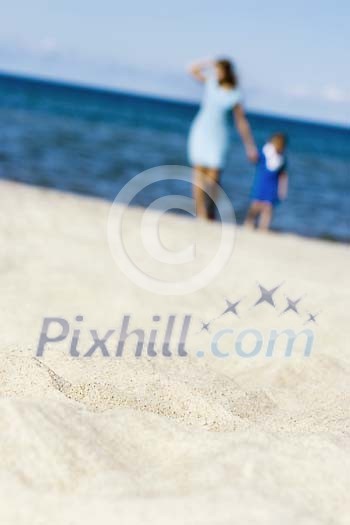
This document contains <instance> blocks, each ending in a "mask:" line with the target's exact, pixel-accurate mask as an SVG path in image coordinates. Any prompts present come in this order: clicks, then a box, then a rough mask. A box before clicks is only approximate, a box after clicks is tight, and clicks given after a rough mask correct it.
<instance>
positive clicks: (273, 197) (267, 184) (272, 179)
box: [245, 133, 288, 230]
mask: <svg viewBox="0 0 350 525" xmlns="http://www.w3.org/2000/svg"><path fill="white" fill-rule="evenodd" d="M286 145H287V138H286V136H285V135H283V134H282V133H276V134H275V135H273V136H272V137H271V139H270V141H269V142H267V143H266V144H265V146H264V147H263V148H262V150H261V152H260V155H259V158H258V161H257V167H256V175H255V181H254V185H253V191H252V203H251V205H250V208H249V210H248V214H247V218H246V221H245V225H246V226H251V227H254V226H255V221H258V228H259V229H261V230H268V229H269V227H270V223H271V219H272V212H273V207H274V206H275V205H276V204H278V202H279V201H281V200H284V199H285V198H286V197H287V192H288V175H287V172H286V160H285V157H284V150H285V148H286Z"/></svg>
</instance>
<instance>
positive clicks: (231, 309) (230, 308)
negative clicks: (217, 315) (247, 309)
mask: <svg viewBox="0 0 350 525" xmlns="http://www.w3.org/2000/svg"><path fill="white" fill-rule="evenodd" d="M240 302H241V301H236V302H235V303H231V301H228V300H227V299H226V304H227V308H226V310H225V311H224V312H222V314H221V316H223V315H225V314H228V313H229V312H231V313H233V314H235V315H237V317H239V315H238V313H237V306H238V305H239V303H240Z"/></svg>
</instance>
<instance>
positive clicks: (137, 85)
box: [0, 0, 350, 125]
mask: <svg viewBox="0 0 350 525" xmlns="http://www.w3.org/2000/svg"><path fill="white" fill-rule="evenodd" d="M1 11H2V12H1V22H2V31H1V36H0V69H1V70H3V71H10V72H17V73H25V74H31V75H39V76H46V77H50V78H56V79H63V80H70V81H74V82H81V83H87V84H96V85H101V86H106V87H112V88H113V87H115V88H119V89H120V88H121V89H124V90H129V91H138V92H143V93H152V94H156V95H162V96H168V97H172V98H181V99H197V98H198V97H199V96H200V89H199V87H198V86H196V85H195V84H194V83H193V82H192V80H191V79H190V78H188V77H187V76H186V72H185V67H186V65H187V64H188V63H189V62H191V61H192V60H195V59H197V58H202V57H215V56H221V55H224V56H229V57H232V58H233V59H234V60H235V62H236V63H237V66H238V70H239V73H240V77H241V83H242V87H243V90H244V96H245V101H246V105H247V107H248V108H250V109H255V110H259V111H263V112H268V113H269V112H274V113H279V114H286V115H292V116H298V117H302V118H310V119H317V120H324V121H332V122H341V123H345V124H349V125H350V67H349V56H350V38H349V27H350V2H349V0H337V1H336V2H335V1H334V0H333V2H331V1H325V0H318V1H315V0H308V1H306V0H293V1H290V2H288V3H287V2H282V1H276V0H260V1H254V0H245V1H239V2H237V1H235V0H230V1H229V0H221V1H220V0H217V1H216V2H214V1H213V0H202V1H200V0H178V1H177V2H171V3H170V2H165V1H164V0H147V1H143V0H138V1H136V0H127V1H123V2H119V1H118V0H114V1H112V0H100V1H99V2H88V1H87V0H84V1H83V0H70V1H68V0H60V1H58V0H46V1H44V0H31V1H30V2H29V1H27V0H11V1H8V0H5V1H4V0H3V2H2V9H1Z"/></svg>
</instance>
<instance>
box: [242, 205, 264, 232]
mask: <svg viewBox="0 0 350 525" xmlns="http://www.w3.org/2000/svg"><path fill="white" fill-rule="evenodd" d="M260 212H261V205H260V204H259V203H258V202H253V203H252V204H251V205H250V207H249V210H248V213H247V216H246V218H245V221H244V226H247V227H248V228H254V227H255V221H256V218H257V216H258V215H259V213H260Z"/></svg>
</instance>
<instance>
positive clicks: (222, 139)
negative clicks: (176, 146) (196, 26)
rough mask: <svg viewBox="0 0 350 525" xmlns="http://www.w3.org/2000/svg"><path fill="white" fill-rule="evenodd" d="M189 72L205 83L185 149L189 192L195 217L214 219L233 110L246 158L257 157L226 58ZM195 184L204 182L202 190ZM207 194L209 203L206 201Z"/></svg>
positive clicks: (198, 64) (205, 63) (235, 81)
mask: <svg viewBox="0 0 350 525" xmlns="http://www.w3.org/2000/svg"><path fill="white" fill-rule="evenodd" d="M190 73H191V75H192V76H193V77H194V78H195V79H196V80H199V81H200V82H203V83H205V93H204V98H203V102H202V105H201V108H200V110H199V112H198V114H197V116H196V118H195V119H194V122H193V124H192V127H191V131H190V136H189V142H188V150H189V158H190V163H191V165H192V166H193V169H194V185H193V193H194V199H195V202H196V212H197V215H198V216H199V217H204V218H207V219H213V218H214V214H215V212H214V209H215V207H214V205H213V204H214V203H215V199H216V191H215V188H217V183H218V182H219V177H220V172H221V170H222V169H223V167H224V165H225V161H226V157H227V152H228V148H229V142H230V128H229V123H228V119H227V114H228V113H229V111H233V117H234V122H235V125H236V128H237V131H238V133H239V135H240V136H241V139H242V141H243V144H244V146H245V150H246V153H247V157H248V159H249V160H250V161H252V162H255V161H256V159H257V156H258V153H257V149H256V146H255V143H254V139H253V137H252V133H251V130H250V126H249V123H248V120H247V118H246V116H245V113H244V110H243V107H242V105H241V94H240V92H239V89H238V85H237V84H238V82H237V77H236V74H235V72H234V70H233V67H232V64H231V63H230V62H229V61H228V60H216V61H215V62H201V63H197V64H194V65H193V66H192V67H191V68H190ZM199 184H202V185H204V187H205V188H206V190H207V191H204V189H202V188H201V187H200V186H199ZM207 195H209V196H210V199H211V205H209V206H208V204H207Z"/></svg>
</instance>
